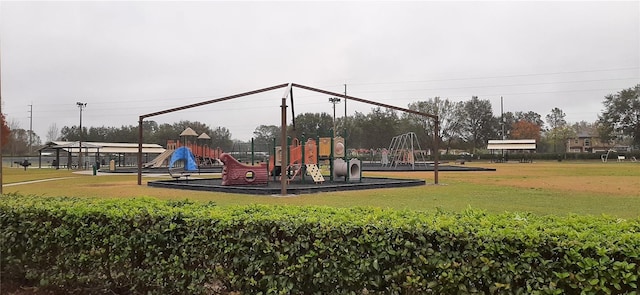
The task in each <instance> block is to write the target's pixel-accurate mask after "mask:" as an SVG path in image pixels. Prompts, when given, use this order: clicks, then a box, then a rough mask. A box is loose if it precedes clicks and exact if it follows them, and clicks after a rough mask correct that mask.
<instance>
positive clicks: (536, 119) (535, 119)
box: [514, 111, 544, 129]
mask: <svg viewBox="0 0 640 295" xmlns="http://www.w3.org/2000/svg"><path fill="white" fill-rule="evenodd" d="M514 118H515V120H516V121H520V120H524V121H527V122H531V123H533V124H536V125H538V127H540V129H542V127H544V121H542V116H541V115H540V114H538V113H536V112H533V111H528V112H526V113H525V112H516V113H515V116H514Z"/></svg>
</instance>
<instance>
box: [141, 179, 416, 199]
mask: <svg viewBox="0 0 640 295" xmlns="http://www.w3.org/2000/svg"><path fill="white" fill-rule="evenodd" d="M147 185H148V186H151V187H161V188H175V189H186V190H196V191H211V192H224V193H235V194H251V195H279V194H280V190H281V187H280V182H274V181H271V182H269V183H268V184H267V185H263V186H223V185H222V180H221V179H193V180H192V179H189V180H188V181H185V180H181V181H175V180H158V181H149V182H148V183H147ZM421 185H425V181H424V180H422V179H393V178H378V177H375V178H373V177H367V178H362V181H361V182H354V183H346V182H338V181H336V182H330V181H325V182H324V183H321V184H315V183H313V181H312V180H307V182H306V183H302V182H300V181H292V182H291V183H290V184H289V185H288V186H287V193H288V194H292V195H299V194H312V193H320V192H337V191H351V190H364V189H379V188H395V187H408V186H421Z"/></svg>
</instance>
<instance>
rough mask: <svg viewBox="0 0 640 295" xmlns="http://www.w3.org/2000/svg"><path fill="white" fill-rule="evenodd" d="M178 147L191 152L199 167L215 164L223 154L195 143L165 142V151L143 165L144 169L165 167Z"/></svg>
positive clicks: (220, 151)
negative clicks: (185, 148)
mask: <svg viewBox="0 0 640 295" xmlns="http://www.w3.org/2000/svg"><path fill="white" fill-rule="evenodd" d="M180 147H187V148H189V149H190V150H191V152H192V153H193V154H194V156H195V158H196V160H197V161H196V163H199V164H200V166H213V165H214V163H217V162H218V161H217V160H218V159H219V158H220V155H221V154H222V153H223V151H222V149H220V148H215V149H213V148H210V147H208V146H206V145H198V144H197V143H196V142H181V141H180V140H167V150H165V151H164V152H163V153H161V154H160V155H158V156H157V157H155V158H154V159H153V160H151V161H149V162H147V163H145V164H144V165H143V166H144V167H145V168H159V167H167V166H168V160H169V159H170V158H171V155H172V154H173V153H174V152H175V151H176V149H178V148H180Z"/></svg>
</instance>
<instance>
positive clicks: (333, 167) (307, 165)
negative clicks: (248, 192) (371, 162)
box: [269, 137, 362, 183]
mask: <svg viewBox="0 0 640 295" xmlns="http://www.w3.org/2000/svg"><path fill="white" fill-rule="evenodd" d="M317 142H318V143H316V140H314V139H308V140H307V141H306V142H303V143H301V142H300V140H298V139H297V138H294V139H292V140H291V141H290V144H289V145H288V146H287V147H286V148H287V149H288V151H289V152H288V153H287V154H288V158H289V159H288V161H287V159H284V161H283V159H281V154H282V153H281V151H282V147H280V146H277V147H275V149H274V151H273V154H274V155H275V157H274V156H271V157H270V159H269V173H270V174H271V175H272V176H274V180H275V177H276V176H278V175H280V177H283V176H282V174H285V176H284V177H286V178H287V179H286V180H287V182H291V181H292V180H294V179H296V177H300V178H301V180H302V181H303V182H304V181H305V180H304V176H305V175H309V176H311V178H312V179H313V181H314V182H315V183H323V182H324V181H325V179H324V176H323V175H322V173H321V171H320V167H319V166H318V164H319V163H329V173H330V176H331V181H333V180H334V179H339V178H340V177H344V179H345V181H360V180H361V178H362V176H361V175H362V173H361V170H362V169H361V165H362V164H361V161H360V160H358V159H355V158H354V159H351V160H346V161H345V159H346V148H345V144H344V138H342V137H335V138H333V139H332V138H330V137H322V138H318V140H317ZM338 156H340V157H338ZM343 157H344V158H345V159H343ZM287 163H288V164H287ZM282 167H284V169H282Z"/></svg>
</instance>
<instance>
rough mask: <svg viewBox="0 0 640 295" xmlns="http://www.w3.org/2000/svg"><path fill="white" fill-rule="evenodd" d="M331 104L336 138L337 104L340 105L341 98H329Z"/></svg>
mask: <svg viewBox="0 0 640 295" xmlns="http://www.w3.org/2000/svg"><path fill="white" fill-rule="evenodd" d="M329 102H330V103H332V104H333V137H336V104H337V103H340V98H339V97H329Z"/></svg>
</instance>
